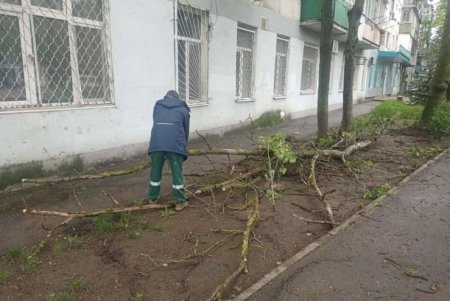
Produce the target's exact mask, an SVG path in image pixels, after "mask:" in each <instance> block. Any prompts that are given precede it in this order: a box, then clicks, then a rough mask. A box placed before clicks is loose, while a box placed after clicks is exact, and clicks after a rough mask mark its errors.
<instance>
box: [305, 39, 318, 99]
mask: <svg viewBox="0 0 450 301" xmlns="http://www.w3.org/2000/svg"><path fill="white" fill-rule="evenodd" d="M317 52H318V48H317V47H315V46H309V45H305V47H304V48H303V64H302V82H301V90H302V91H307V92H315V91H316V73H317Z"/></svg>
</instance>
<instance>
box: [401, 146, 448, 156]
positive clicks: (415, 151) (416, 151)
mask: <svg viewBox="0 0 450 301" xmlns="http://www.w3.org/2000/svg"><path fill="white" fill-rule="evenodd" d="M440 152H442V149H441V148H439V147H431V148H430V149H420V148H418V147H417V146H414V147H412V148H411V149H410V150H409V155H410V156H411V157H414V158H420V159H426V158H429V157H432V156H435V155H437V154H439V153H440Z"/></svg>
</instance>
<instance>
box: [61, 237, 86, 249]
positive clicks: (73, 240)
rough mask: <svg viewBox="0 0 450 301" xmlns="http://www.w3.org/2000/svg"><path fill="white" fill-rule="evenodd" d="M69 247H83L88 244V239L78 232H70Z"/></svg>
mask: <svg viewBox="0 0 450 301" xmlns="http://www.w3.org/2000/svg"><path fill="white" fill-rule="evenodd" d="M66 239H67V242H68V244H69V249H81V248H84V247H85V246H86V240H85V239H83V238H81V237H79V236H78V235H76V234H70V235H68V236H67V237H66Z"/></svg>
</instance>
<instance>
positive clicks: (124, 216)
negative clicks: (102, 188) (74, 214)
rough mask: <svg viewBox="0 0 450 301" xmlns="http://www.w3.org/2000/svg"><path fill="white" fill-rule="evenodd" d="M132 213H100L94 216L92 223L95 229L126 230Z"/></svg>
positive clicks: (104, 230) (106, 230) (105, 230)
mask: <svg viewBox="0 0 450 301" xmlns="http://www.w3.org/2000/svg"><path fill="white" fill-rule="evenodd" d="M131 220H132V215H131V214H130V213H120V214H118V215H114V216H112V215H109V214H102V215H99V216H94V217H93V218H92V223H93V224H94V227H95V229H97V230H99V231H103V232H109V231H112V230H126V229H128V228H129V227H130V222H131Z"/></svg>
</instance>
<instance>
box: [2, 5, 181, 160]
mask: <svg viewBox="0 0 450 301" xmlns="http://www.w3.org/2000/svg"><path fill="white" fill-rule="evenodd" d="M172 16H173V12H172V4H171V2H169V1H166V0H158V1H155V0H152V1H147V0H133V1H123V0H111V21H112V22H111V40H112V53H113V72H114V88H115V105H113V106H107V107H96V108H86V107H85V108H81V109H74V108H69V109H66V110H60V109H54V110H50V109H44V108H43V109H38V110H34V109H29V110H26V111H24V110H18V111H17V112H0V137H1V138H0V139H1V140H0V167H1V166H7V165H10V164H17V163H24V162H29V161H33V160H49V159H50V160H58V159H62V158H66V157H67V156H69V155H74V154H80V153H88V152H95V151H99V150H104V149H108V148H115V147H122V146H126V145H129V144H133V143H139V142H144V141H146V140H147V139H148V135H149V131H150V128H151V124H152V106H153V103H154V101H155V99H157V98H159V97H161V93H163V91H167V90H168V89H169V88H172V87H173V84H174V79H173V73H174V72H173V68H174V67H173V40H172V38H170V37H172V32H173V23H172V21H171V20H172V19H173V17H172ZM161 62H163V63H161Z"/></svg>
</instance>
